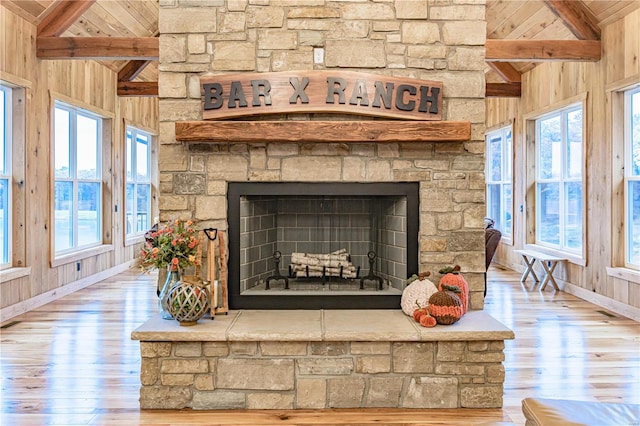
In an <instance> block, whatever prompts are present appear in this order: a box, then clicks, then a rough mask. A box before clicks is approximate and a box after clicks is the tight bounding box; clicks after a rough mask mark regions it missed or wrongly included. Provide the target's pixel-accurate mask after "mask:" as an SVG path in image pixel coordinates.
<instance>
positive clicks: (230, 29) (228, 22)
mask: <svg viewBox="0 0 640 426" xmlns="http://www.w3.org/2000/svg"><path fill="white" fill-rule="evenodd" d="M218 16H219V19H220V27H219V29H218V32H219V33H221V34H224V33H238V32H242V31H244V29H245V28H244V27H245V22H246V21H245V16H246V15H245V14H244V13H242V12H224V13H219V14H218Z"/></svg>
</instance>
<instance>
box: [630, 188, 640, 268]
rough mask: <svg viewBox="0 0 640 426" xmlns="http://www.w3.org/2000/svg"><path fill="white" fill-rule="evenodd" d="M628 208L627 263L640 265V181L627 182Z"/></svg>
mask: <svg viewBox="0 0 640 426" xmlns="http://www.w3.org/2000/svg"><path fill="white" fill-rule="evenodd" d="M628 190H629V206H628V209H627V223H628V224H629V226H627V232H628V234H627V241H629V243H628V247H629V248H628V254H627V262H629V263H631V264H633V265H640V181H630V182H629V187H628Z"/></svg>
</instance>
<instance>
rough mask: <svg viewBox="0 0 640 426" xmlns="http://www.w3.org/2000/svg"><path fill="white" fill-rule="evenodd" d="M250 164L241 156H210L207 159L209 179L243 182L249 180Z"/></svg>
mask: <svg viewBox="0 0 640 426" xmlns="http://www.w3.org/2000/svg"><path fill="white" fill-rule="evenodd" d="M248 170H249V162H248V161H247V159H246V158H244V157H241V156H239V155H210V156H208V157H207V179H224V180H229V181H234V180H236V181H243V180H246V179H247V172H248Z"/></svg>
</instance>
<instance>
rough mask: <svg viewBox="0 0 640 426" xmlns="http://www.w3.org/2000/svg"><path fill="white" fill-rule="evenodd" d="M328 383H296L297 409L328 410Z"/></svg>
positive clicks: (299, 380)
mask: <svg viewBox="0 0 640 426" xmlns="http://www.w3.org/2000/svg"><path fill="white" fill-rule="evenodd" d="M326 406H327V381H326V380H325V379H298V380H297V382H296V408H298V409H300V408H326Z"/></svg>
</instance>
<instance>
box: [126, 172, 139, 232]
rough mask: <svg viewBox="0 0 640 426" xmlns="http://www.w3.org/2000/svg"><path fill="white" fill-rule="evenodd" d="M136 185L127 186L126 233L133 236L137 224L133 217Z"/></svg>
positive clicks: (129, 184)
mask: <svg viewBox="0 0 640 426" xmlns="http://www.w3.org/2000/svg"><path fill="white" fill-rule="evenodd" d="M135 186H136V185H135V184H133V183H128V184H127V186H126V190H125V192H126V193H125V201H124V204H125V206H126V210H127V212H126V224H125V227H126V233H127V234H131V233H132V232H133V230H134V229H135V228H134V224H135V222H134V221H135V218H134V217H133V215H134V212H133V207H134V205H135V204H134V203H133V200H134V191H135Z"/></svg>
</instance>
